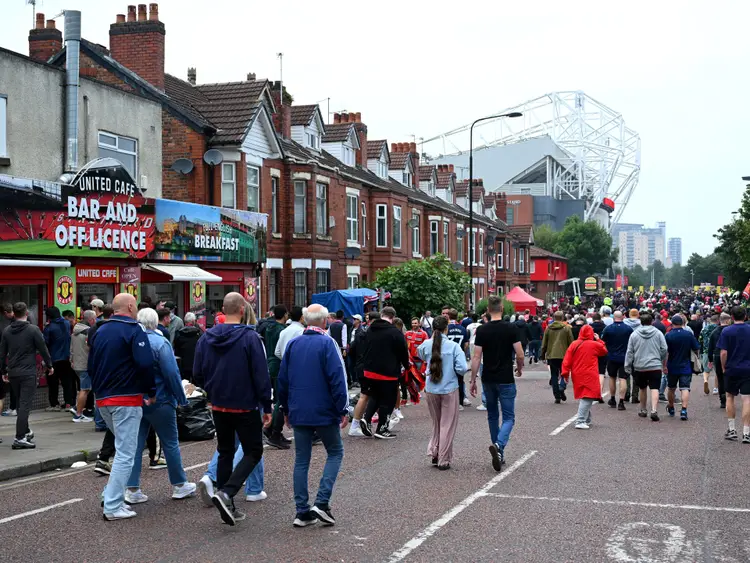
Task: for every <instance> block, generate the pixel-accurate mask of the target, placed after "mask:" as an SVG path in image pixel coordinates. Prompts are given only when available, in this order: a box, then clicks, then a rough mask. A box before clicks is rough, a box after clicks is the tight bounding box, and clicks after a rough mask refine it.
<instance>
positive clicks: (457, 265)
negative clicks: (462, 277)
mask: <svg viewBox="0 0 750 563" xmlns="http://www.w3.org/2000/svg"><path fill="white" fill-rule="evenodd" d="M451 266H453V269H454V270H463V269H464V265H463V264H462V263H461V262H459V261H458V260H456V261H455V262H453V264H451Z"/></svg>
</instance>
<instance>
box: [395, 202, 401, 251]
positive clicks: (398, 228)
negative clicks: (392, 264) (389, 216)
mask: <svg viewBox="0 0 750 563" xmlns="http://www.w3.org/2000/svg"><path fill="white" fill-rule="evenodd" d="M402 229H403V226H402V224H401V208H400V207H399V206H398V205H394V206H393V248H401V231H402Z"/></svg>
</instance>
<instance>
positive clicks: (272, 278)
mask: <svg viewBox="0 0 750 563" xmlns="http://www.w3.org/2000/svg"><path fill="white" fill-rule="evenodd" d="M280 296H281V270H269V271H268V308H269V310H270V309H271V307H275V306H276V305H278V304H279V302H280V301H281V300H280Z"/></svg>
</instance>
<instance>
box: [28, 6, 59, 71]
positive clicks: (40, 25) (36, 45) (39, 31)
mask: <svg viewBox="0 0 750 563" xmlns="http://www.w3.org/2000/svg"><path fill="white" fill-rule="evenodd" d="M44 22H45V19H44V14H42V13H38V14H37V15H36V22H35V24H34V29H32V30H31V31H29V57H30V58H32V59H34V60H35V61H39V62H42V63H46V62H47V61H48V60H50V59H51V58H52V57H54V56H55V55H56V54H57V53H59V52H60V51H62V32H61V31H60V30H59V29H57V28H56V27H55V20H47V27H44Z"/></svg>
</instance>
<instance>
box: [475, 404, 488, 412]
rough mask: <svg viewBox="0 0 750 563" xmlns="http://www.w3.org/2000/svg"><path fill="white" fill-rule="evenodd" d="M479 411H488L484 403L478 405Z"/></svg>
mask: <svg viewBox="0 0 750 563" xmlns="http://www.w3.org/2000/svg"><path fill="white" fill-rule="evenodd" d="M477 410H478V411H486V410H487V407H485V406H484V405H483V404H482V403H479V404H478V405H477Z"/></svg>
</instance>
